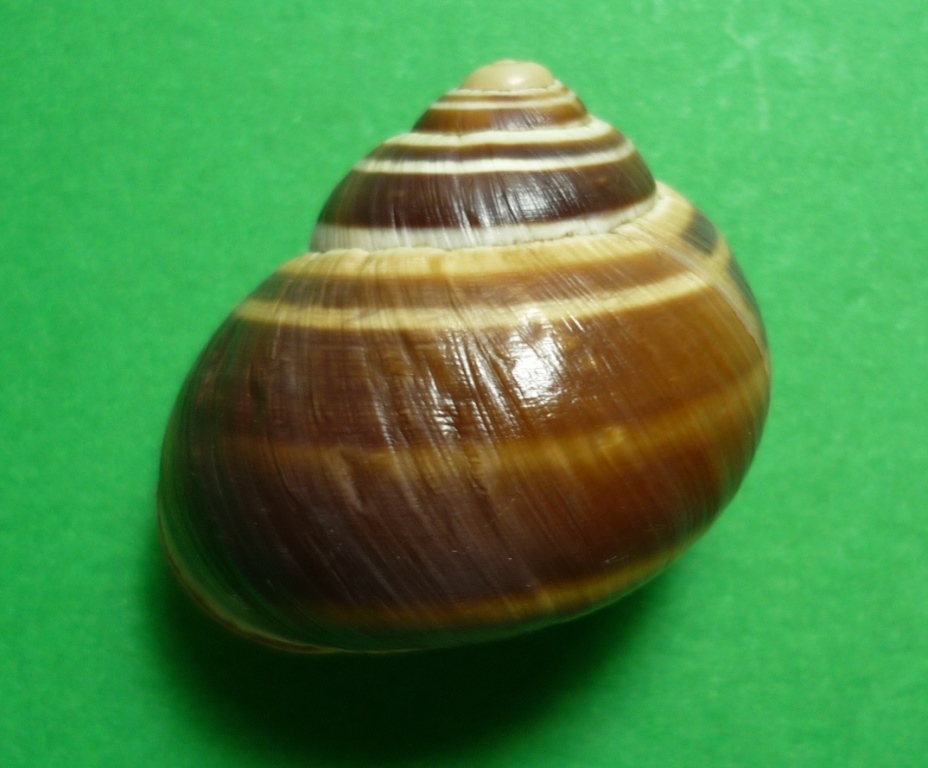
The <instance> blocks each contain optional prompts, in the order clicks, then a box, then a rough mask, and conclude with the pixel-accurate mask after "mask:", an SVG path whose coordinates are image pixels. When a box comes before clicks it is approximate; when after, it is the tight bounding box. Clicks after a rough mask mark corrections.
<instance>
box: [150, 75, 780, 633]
mask: <svg viewBox="0 0 928 768" xmlns="http://www.w3.org/2000/svg"><path fill="white" fill-rule="evenodd" d="M312 248H313V252H311V253H308V254H306V255H304V256H301V257H299V258H297V259H295V260H293V261H290V262H289V263H287V264H284V265H283V266H282V267H280V269H279V270H278V271H277V272H276V273H274V274H273V275H271V276H270V277H269V278H268V279H267V280H266V281H265V282H264V283H263V284H262V285H261V286H259V287H258V288H257V290H256V291H255V292H254V293H252V294H251V296H249V297H248V298H247V299H245V301H244V302H243V303H242V304H241V305H240V306H239V307H238V308H237V309H236V310H235V311H234V312H233V313H232V315H231V316H230V317H229V318H228V319H227V320H226V321H225V323H224V324H223V325H222V326H221V327H220V328H219V330H218V331H217V333H216V334H215V335H214V337H213V338H212V340H211V341H210V342H209V344H208V346H207V347H206V349H205V350H204V351H203V353H202V354H201V355H200V357H199V359H198V361H197V362H196V365H195V366H194V368H193V370H192V372H191V373H190V375H189V376H188V378H187V380H186V383H185V384H184V385H183V388H182V390H181V392H180V395H179V397H178V400H177V404H176V406H175V409H174V411H173V414H172V417H171V420H170V423H169V426H168V429H167V434H166V437H165V442H164V449H163V455H162V464H161V476H160V483H159V518H160V529H161V535H162V541H163V545H164V549H165V551H166V553H167V558H168V560H169V562H170V563H171V565H172V567H173V569H174V571H175V572H176V574H177V575H178V577H179V579H180V581H181V582H182V583H183V585H184V586H185V587H186V588H187V590H188V591H189V592H190V593H191V595H192V596H193V597H194V599H195V600H196V601H197V602H198V603H199V604H200V605H201V606H202V607H203V608H204V609H206V610H207V611H208V612H209V613H210V614H212V615H213V616H214V617H215V618H217V619H218V620H220V621H221V622H223V623H224V624H226V625H228V626H229V627H231V628H233V629H235V630H237V631H239V632H241V633H243V634H245V635H247V636H250V637H252V638H255V639H257V640H260V641H262V642H265V643H269V644H272V645H276V646H280V647H286V648H293V649H302V650H323V649H345V650H354V651H384V650H402V649H415V648H426V647H436V646H446V645H455V644H460V643H465V642H471V641H479V640H487V639H492V638H497V637H503V636H507V635H511V634H515V633H518V632H522V631H526V630H529V629H534V628H537V627H541V626H543V625H545V624H549V623H551V622H556V621H562V620H564V619H568V618H571V617H574V616H577V615H579V614H582V613H585V612H587V611H589V610H591V609H593V608H596V607H599V606H601V605H604V604H606V603H608V602H610V601H612V600H613V599H615V598H616V597H618V596H620V595H622V594H624V593H626V592H628V591H629V590H631V589H633V588H634V587H636V586H638V585H640V584H641V583H643V582H644V581H645V580H647V579H648V578H650V577H651V576H653V575H654V574H656V573H657V572H659V571H660V570H661V569H662V568H664V567H665V566H666V565H668V564H669V563H670V562H671V561H672V560H673V559H674V558H675V557H677V556H678V555H679V554H680V553H681V552H682V551H683V550H684V549H685V548H686V547H688V546H689V545H690V544H692V543H693V541H694V540H695V539H696V538H697V537H698V536H699V535H700V534H702V533H703V532H704V531H705V530H706V529H707V527H708V526H709V525H710V524H711V523H712V521H713V520H714V519H715V517H716V516H717V514H718V513H719V511H720V510H721V509H722V508H723V506H724V505H725V504H726V503H727V502H728V501H729V500H730V499H731V497H732V496H733V494H734V493H735V491H736V489H737V488H738V485H739V484H740V482H741V480H742V478H743V477H744V474H745V472H746V471H747V469H748V465H749V464H750V462H751V459H752V457H753V455H754V452H755V449H756V447H757V444H758V441H759V439H760V435H761V429H762V426H763V422H764V418H765V415H766V412H767V407H768V400H769V391H770V366H769V357H768V351H767V344H766V341H765V336H764V331H763V327H762V325H761V320H760V315H759V312H758V309H757V305H756V304H755V301H754V299H753V297H752V295H751V292H750V290H749V288H748V286H747V284H746V282H745V280H744V278H743V276H742V273H741V271H740V270H739V268H738V266H737V264H736V263H735V261H734V259H733V257H732V255H731V252H730V250H729V247H728V245H727V244H726V242H725V240H724V239H723V238H722V236H721V235H720V234H719V232H718V231H717V230H716V228H715V227H714V226H713V225H712V224H711V223H710V222H709V220H708V219H707V218H706V217H705V216H703V215H702V214H701V213H700V212H699V211H698V210H696V209H695V208H694V207H693V206H692V205H691V204H690V203H689V202H687V201H686V200H685V199H684V198H683V197H681V196H680V195H679V194H678V193H676V192H674V191H673V190H672V189H670V188H669V187H667V186H665V185H663V184H660V183H656V182H655V181H654V179H653V178H652V176H651V173H650V171H649V170H648V168H647V166H646V165H645V163H644V161H643V160H642V159H641V157H640V155H639V154H638V152H637V151H636V150H635V147H634V146H633V145H632V143H631V142H630V141H629V140H628V139H627V138H626V137H625V136H623V135H622V134H620V133H619V132H618V131H616V130H615V129H614V128H612V127H611V126H609V125H608V124H606V123H604V122H602V121H600V120H598V119H596V118H594V117H591V116H590V115H588V114H587V112H586V110H585V109H584V107H583V105H582V104H581V102H580V101H579V100H578V99H577V97H576V96H575V95H574V94H573V93H572V92H571V91H570V90H568V89H567V88H565V87H564V86H563V85H562V84H561V83H560V82H557V81H556V80H554V78H553V77H552V76H551V75H550V73H549V72H548V71H547V70H546V69H544V68H543V67H540V66H538V65H536V64H529V63H523V62H509V61H507V62H498V63H497V64H493V65H490V66H488V67H484V68H482V69H480V70H477V71H476V72H475V73H474V74H473V75H471V76H470V77H469V78H468V79H467V80H466V81H465V82H464V84H463V85H462V86H461V87H460V88H458V89H455V90H452V91H451V92H449V93H448V94H446V95H445V96H443V97H442V98H440V99H439V100H438V101H437V102H435V103H434V104H433V105H432V106H431V107H430V108H429V109H428V111H427V112H426V113H425V114H424V115H423V116H422V118H421V119H420V120H419V122H418V123H417V124H416V126H415V129H414V130H413V131H412V132H411V133H407V134H404V135H402V136H399V137H397V138H395V139H391V140H389V141H387V142H386V143H384V144H383V145H382V146H380V147H379V148H377V149H376V150H374V151H373V152H372V153H371V154H370V155H368V156H367V157H366V158H364V159H363V160H361V161H360V162H359V163H358V164H357V165H356V166H355V167H354V169H353V170H351V172H350V173H349V174H348V176H347V177H346V178H345V179H344V181H342V182H341V184H339V185H338V187H337V188H336V189H335V190H334V192H333V193H332V195H331V197H330V198H329V200H328V202H327V203H326V205H325V207H324V209H323V211H322V213H321V215H320V218H319V222H318V225H317V226H316V228H315V230H314V234H313V237H312Z"/></svg>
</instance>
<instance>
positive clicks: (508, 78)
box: [461, 59, 554, 91]
mask: <svg viewBox="0 0 928 768" xmlns="http://www.w3.org/2000/svg"><path fill="white" fill-rule="evenodd" d="M552 85H554V76H553V75H552V74H551V73H550V72H549V71H548V70H547V69H545V68H544V67H543V66H541V64H536V63H535V62H533V61H515V60H513V59H504V60H503V61H497V62H495V63H493V64H487V65H486V66H485V67H480V69H477V70H474V71H473V72H472V73H471V74H470V75H469V76H468V77H467V79H466V80H465V81H464V82H463V83H461V88H463V89H466V90H473V91H524V90H528V89H531V88H548V87H550V86H552Z"/></svg>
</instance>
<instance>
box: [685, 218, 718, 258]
mask: <svg viewBox="0 0 928 768" xmlns="http://www.w3.org/2000/svg"><path fill="white" fill-rule="evenodd" d="M680 237H681V238H682V239H683V240H685V241H686V242H687V243H689V244H690V245H692V246H694V247H695V248H696V249H698V250H700V251H702V252H703V253H706V254H708V253H712V251H713V249H714V248H715V244H716V243H717V242H718V240H719V231H718V229H716V227H715V224H713V223H712V222H711V221H709V219H708V218H706V216H705V215H704V214H703V212H702V211H700V210H699V209H697V208H694V209H693V219H692V221H690V223H689V225H688V226H687V228H686V229H685V230H683V233H682V234H681V235H680Z"/></svg>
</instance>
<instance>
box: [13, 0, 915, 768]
mask: <svg viewBox="0 0 928 768" xmlns="http://www.w3.org/2000/svg"><path fill="white" fill-rule="evenodd" d="M78 9H79V10H78ZM508 56H514V57H522V58H531V59H536V60H539V61H542V62H544V63H545V64H547V65H548V66H549V67H550V68H551V69H552V70H553V71H554V73H555V74H556V76H558V77H559V78H560V79H561V80H563V81H564V82H566V83H567V84H569V85H570V86H572V87H573V88H574V89H575V90H576V91H577V92H578V93H579V94H580V95H581V98H583V99H584V101H585V102H586V103H587V105H588V106H589V107H590V109H591V111H592V112H594V113H595V114H598V115H599V116H601V117H603V118H605V119H607V120H609V121H611V122H614V123H615V124H617V125H618V126H619V127H620V128H621V129H622V130H623V131H624V132H626V133H627V134H629V135H630V136H631V137H632V138H633V139H634V140H635V141H636V143H637V144H638V146H639V148H640V149H641V151H642V153H643V155H644V156H645V158H646V159H647V160H648V162H649V164H650V165H651V168H652V170H653V171H654V173H655V175H656V176H657V177H659V178H661V179H663V180H665V181H668V182H669V183H671V184H672V185H673V186H675V187H677V188H678V189H680V190H681V191H683V192H684V193H685V194H687V195H688V196H689V197H690V198H691V199H693V200H695V201H696V202H697V203H698V204H699V205H700V207H702V208H703V209H704V210H705V211H706V212H707V213H708V214H709V215H710V216H711V218H712V219H713V220H714V221H715V222H716V223H717V224H718V225H719V226H720V228H721V229H722V230H723V231H724V232H725V233H726V234H727V236H728V238H729V240H730V241H731V243H732V244H733V246H734V248H735V251H736V253H737V254H738V255H739V259H740V261H741V264H742V266H743V268H744V271H745V272H746V273H747V275H748V277H749V279H750V281H751V283H752V285H753V287H754V289H755V292H756V294H757V296H758V299H759V301H760V304H761V306H762V307H763V309H764V313H765V319H766V321H767V327H768V331H769V335H770V339H771V345H772V350H773V356H774V366H775V382H774V401H773V408H772V411H771V415H770V419H769V422H768V428H767V432H766V434H765V437H764V441H763V444H762V446H761V450H760V453H759V456H758V458H757V460H756V462H755V465H754V467H753V469H752V471H751V473H750V475H749V477H748V479H747V481H746V483H745V485H744V486H743V488H742V491H741V493H740V494H739V496H738V497H737V499H736V500H735V502H734V503H733V504H732V505H731V506H730V508H729V509H728V510H727V512H726V513H725V515H723V516H722V518H721V519H720V521H719V523H718V524H717V525H716V527H715V528H714V529H713V530H712V532H711V533H710V534H709V535H708V536H707V537H706V538H704V539H703V540H702V541H701V542H700V543H699V544H698V545H697V546H696V547H694V548H693V550H692V551H691V552H689V553H688V554H687V555H686V556H685V557H684V558H683V559H682V560H681V561H680V562H679V563H678V564H676V565H675V566H674V567H673V568H671V569H670V570H669V571H668V572H667V573H666V574H665V575H663V576H661V577H660V578H659V579H657V580H655V581H654V582H652V583H651V584H650V585H648V586H647V587H645V588H644V589H642V590H640V591H639V592H637V593H635V594H634V595H633V596H631V597H630V598H628V599H626V600H625V601H623V602H621V603H620V604H618V605H617V606H615V607H614V608H611V609H608V610H606V611H603V612H601V613H599V614H596V615H594V616H592V617H589V618H587V619H584V620H581V621H579V622H576V623H574V624H572V625H566V626H561V627H557V628H555V629H551V630H548V631H544V632H541V633H538V634H536V635H533V636H529V637H525V638H522V639H519V640H514V641H509V642H504V643H498V644H495V645H486V646H478V647H473V648H469V649H461V650H454V651H444V652H436V653H427V654H420V655H415V654H413V655H403V656H389V657H328V658H303V657H295V656H288V655H281V654H278V653H275V652H271V651H266V650H263V649H261V648H256V647H252V646H250V645H249V644H247V643H245V642H243V641H240V640H238V639H236V638H234V637H230V636H227V635H226V634H225V633H224V632H223V631H221V630H219V629H217V628H215V627H214V626H213V625H212V624H211V623H210V622H209V621H207V620H205V619H202V618H201V617H200V615H199V614H198V613H197V612H196V611H195V610H193V609H192V608H191V607H190V605H189V604H188V603H187V601H186V599H185V598H184V597H183V596H182V595H180V594H178V591H177V589H176V588H175V587H174V585H173V583H172V582H171V580H170V579H169V578H168V576H167V574H166V573H165V569H164V568H163V566H162V564H161V559H160V555H159V552H158V547H157V542H156V537H155V523H154V508H153V495H154V487H155V479H156V470H157V461H158V450H159V444H160V440H161V436H162V431H163V428H164V425H165V421H166V418H167V415H168V411H169V409H170V407H171V404H172V401H173V398H174V396H175V393H176V391H177V389H178V387H179V385H180V382H181V379H182V377H183V376H184V374H185V373H186V371H187V369H188V367H189V366H190V364H191V362H192V360H193V358H194V356H195V355H196V353H197V352H198V351H199V349H200V347H201V346H202V345H203V344H204V343H205V341H206V339H207V337H208V336H209V334H210V333H211V332H212V331H213V329H214V328H215V327H216V326H217V325H218V323H219V322H220V320H221V319H222V318H223V317H224V315H225V314H226V313H227V312H228V311H229V310H230V309H231V307H232V306H233V305H234V304H235V303H236V302H237V301H238V300H239V299H240V298H241V297H243V296H244V295H245V294H246V293H247V292H248V291H249V290H251V288H252V287H254V286H255V285H256V284H257V283H258V282H259V281H260V280H261V279H262V278H263V277H264V276H265V275H266V274H268V273H269V272H270V271H271V270H272V269H273V268H274V267H275V266H276V265H277V264H279V263H280V262H282V261H284V260H285V259H287V258H289V257H291V256H293V255H295V254H297V253H300V252H301V251H302V250H303V249H304V246H305V243H306V242H307V236H308V232H309V229H310V227H311V224H312V221H313V219H314V217H315V214H316V212H317V211H318V210H319V208H320V206H321V204H322V201H323V199H324V197H325V196H326V194H327V192H328V191H329V189H330V188H331V187H332V186H333V185H334V184H335V182H336V181H337V180H338V179H339V178H340V177H341V175H342V174H343V173H344V172H345V171H346V170H347V168H348V167H349V165H350V164H351V163H352V162H354V160H355V159H357V158H358V157H359V156H360V155H362V154H363V153H365V152H366V151H368V150H369V149H370V148H371V147H372V146H373V145H374V144H376V143H378V142H379V141H380V140H382V139H383V138H385V137H386V136H388V135H391V134H394V133H397V132H400V131H402V130H404V129H405V128H406V127H408V126H409V125H410V124H411V122H412V121H413V120H414V119H415V117H417V115H418V114H419V112H420V111H421V110H422V109H423V108H424V107H425V106H426V104H427V103H428V102H429V101H430V100H431V99H432V98H434V97H435V96H437V95H438V94H440V93H441V92H443V91H444V90H446V89H447V88H448V87H450V86H453V85H455V84H456V83H457V82H459V81H460V80H461V79H462V78H463V77H464V76H465V75H466V74H467V73H468V72H469V71H470V70H472V69H473V68H474V67H476V66H478V65H481V64H484V63H487V62H489V61H493V60H495V59H497V58H502V57H508ZM926 83H928V11H926V10H925V4H924V0H897V1H896V2H894V3H891V4H889V5H886V4H881V3H870V2H864V1H863V0H854V1H852V0H844V2H841V3H837V2H834V3H827V2H823V1H820V0H819V1H816V0H812V1H811V2H810V0H802V1H800V0H783V1H782V2H779V3H775V4H774V3H765V2H754V3H749V2H747V1H746V0H745V1H743V2H739V1H734V0H733V1H731V2H726V3H719V2H709V0H689V1H684V0H648V1H645V0H634V1H632V2H615V1H614V0H609V1H608V2H602V1H600V0H597V1H594V2H585V3H582V2H575V0H533V1H532V2H527V1H525V0H518V1H517V2H504V1H503V0H454V1H453V2H451V1H449V0H431V1H430V2H427V1H426V0H409V1H408V2H401V1H400V0H397V1H396V2H392V3H388V2H384V1H383V0H376V1H375V0H332V1H327V2H321V1H320V2H310V1H307V0H304V1H303V2H295V1H286V2H285V1H280V2H274V1H265V2H256V1H255V0H251V1H250V2H243V1H242V0H221V1H220V0H204V1H203V2H198V3H181V2H175V3H169V2H158V0H137V1H136V2H132V3H128V2H123V3H117V2H107V1H106V0H87V1H86V2H81V3H76V2H64V0H48V1H47V2H43V3H38V2H25V1H20V2H17V1H16V0H3V1H2V2H0V286H2V290H0V355H2V358H0V360H2V375H0V388H2V392H0V763H2V764H3V765H5V766H53V765H68V766H72V765H77V766H80V765H153V766H160V765H165V766H187V765H190V766H214V765H215V766H220V765H221V766H250V765H256V766H257V765H261V766H276V765H283V766H287V765H307V766H355V765H387V766H392V765H429V766H432V765H443V766H463V765H468V766H470V765H480V766H520V767H521V766H526V767H528V768H533V767H534V766H558V767H564V766H567V767H570V766H625V765H628V766H638V767H640V766H668V765H674V766H690V765H693V766H697V765H715V766H772V765H789V766H823V765H841V766H915V765H926V764H928V728H926V727H925V723H928V525H926V517H925V515H926V504H928V440H926V437H928V407H926V393H925V390H926V379H928V285H926V283H928V268H926V264H925V256H926V246H928V217H926V207H928V184H926V160H928V150H926V137H928V134H926V124H928V95H926V94H928V90H926Z"/></svg>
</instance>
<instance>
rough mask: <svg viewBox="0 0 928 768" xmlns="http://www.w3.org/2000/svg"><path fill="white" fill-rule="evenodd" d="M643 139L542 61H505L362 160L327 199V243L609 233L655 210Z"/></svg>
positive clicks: (317, 236) (451, 244) (443, 242)
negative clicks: (638, 143)
mask: <svg viewBox="0 0 928 768" xmlns="http://www.w3.org/2000/svg"><path fill="white" fill-rule="evenodd" d="M654 193H655V182H654V178H653V177H652V176H651V173H650V171H649V170H648V167H647V166H646V165H645V163H644V161H643V160H642V158H641V156H640V155H639V154H638V152H637V150H636V149H635V147H634V145H633V144H632V142H631V141H629V139H628V138H626V137H625V136H623V135H622V134H621V133H620V132H619V131H617V130H616V129H615V128H613V127H612V126H610V125H609V124H608V123H605V122H603V121H602V120H599V119H597V118H595V117H593V116H591V115H589V114H588V113H587V111H586V109H585V107H584V106H583V104H582V103H581V101H580V100H579V99H578V98H577V96H576V95H575V94H574V93H573V92H572V91H571V90H570V89H568V88H566V87H565V86H564V85H563V84H561V83H560V82H558V81H557V80H555V79H554V78H553V77H552V76H551V74H550V73H549V72H548V71H547V70H545V69H544V68H542V67H539V66H538V65H534V64H528V63H523V62H510V61H506V62H497V63H496V64H493V65H490V66H488V67H484V68H482V69H480V70H477V71H476V72H475V73H474V74H472V75H471V76H470V77H469V78H468V79H467V80H465V81H464V83H462V84H461V87H459V88H456V89H454V90H452V91H450V92H448V93H447V94H445V95H444V96H442V97H441V98H440V99H438V101H436V102H435V103H434V104H432V106H431V107H429V109H428V110H427V111H426V112H425V114H424V115H423V116H422V117H421V118H420V119H419V121H418V122H417V123H416V125H415V127H414V128H413V130H412V131H411V132H409V133H404V134H402V135H400V136H397V137H395V138H393V139H389V140H388V141H386V142H385V143H383V144H382V145H380V146H379V147H378V148H377V149H375V150H374V151H373V152H371V153H370V154H369V155H367V156H366V157H365V158H363V159H362V160H361V161H360V162H358V163H357V164H356V165H355V166H354V168H353V169H352V170H351V171H350V172H349V174H348V175H347V176H346V177H345V178H344V179H343V180H342V182H341V183H340V184H339V185H338V186H337V187H336V189H335V190H334V191H333V193H332V195H331V196H330V197H329V199H328V201H327V202H326V204H325V206H324V208H323V210H322V213H321V214H320V217H319V222H318V223H317V225H316V228H315V230H314V232H313V237H312V242H311V247H312V249H313V250H316V251H326V250H330V249H335V248H361V249H364V250H371V251H373V250H381V249H385V248H393V247H418V246H425V247H434V248H446V249H453V248H469V247H476V246H482V245H510V244H513V243H519V242H532V241H539V240H548V239H554V238H559V237H564V236H567V235H582V234H599V233H603V232H608V231H609V230H611V229H613V228H614V227H615V226H617V225H619V224H621V223H623V222H624V221H628V220H629V219H630V218H632V217H634V216H636V215H638V214H640V213H641V212H643V211H645V210H647V209H648V208H649V207H650V206H651V205H652V204H653V201H654Z"/></svg>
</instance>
